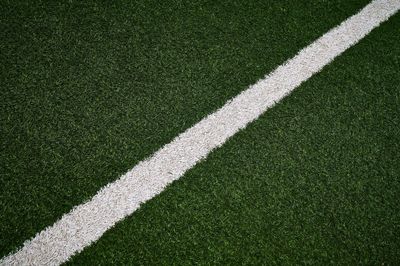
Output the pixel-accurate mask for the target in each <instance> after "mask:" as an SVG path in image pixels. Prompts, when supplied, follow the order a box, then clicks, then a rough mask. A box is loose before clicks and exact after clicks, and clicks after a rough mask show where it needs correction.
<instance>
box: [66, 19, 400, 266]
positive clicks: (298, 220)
mask: <svg viewBox="0 0 400 266" xmlns="http://www.w3.org/2000/svg"><path fill="white" fill-rule="evenodd" d="M399 43H400V14H398V15H396V16H395V17H393V18H392V19H391V20H390V21H389V22H387V23H385V24H384V25H382V26H381V27H379V28H377V29H375V30H374V31H373V32H372V33H371V35H369V36H367V37H366V39H364V40H362V41H361V42H360V43H359V44H358V45H356V46H354V47H352V48H351V49H349V50H348V51H347V52H345V54H344V55H342V56H341V57H339V58H337V59H336V60H335V61H334V62H333V63H332V64H330V65H329V66H327V67H326V68H325V69H324V70H323V71H322V72H320V73H319V74H317V75H315V76H314V77H312V78H311V79H310V80H309V81H307V82H306V83H305V84H303V85H302V86H301V87H300V88H298V89H297V90H296V91H295V92H294V93H293V94H291V95H290V96H288V97H287V98H285V99H284V100H283V101H282V102H280V103H279V104H277V106H275V107H274V108H273V109H271V110H269V111H267V112H266V113H265V114H264V115H263V116H262V117H261V118H260V119H258V120H257V121H255V122H254V123H252V124H251V125H250V126H249V127H248V128H247V129H245V130H243V131H241V132H239V133H238V134H237V135H235V136H234V137H233V138H232V139H230V140H229V141H228V142H227V143H226V144H225V145H224V146H223V147H221V148H219V149H217V150H215V151H214V152H212V154H211V155H210V156H209V157H208V158H207V159H206V160H205V161H203V162H201V163H200V164H198V165H197V166H195V167H194V168H193V169H191V170H189V172H188V173H187V174H186V175H185V176H184V177H183V178H181V179H180V180H178V181H176V182H174V183H173V184H172V185H171V186H169V187H168V188H167V189H166V191H164V192H163V193H161V194H160V195H159V196H157V197H155V198H154V199H152V200H150V201H149V202H147V203H146V204H144V205H143V206H142V207H141V209H139V211H137V212H135V213H134V215H132V216H130V217H128V218H127V219H125V220H124V221H122V222H120V223H119V224H118V225H117V226H116V227H115V228H113V229H111V230H110V231H108V232H107V233H106V234H105V235H104V236H103V237H102V238H101V239H100V240H99V241H98V242H97V243H95V244H94V245H92V246H91V247H88V248H87V249H85V250H84V251H83V252H82V253H81V254H79V255H77V256H75V257H74V258H73V259H72V261H70V263H69V264H96V265H100V264H102V265H109V264H112V263H114V264H119V265H123V264H141V265H143V264H146V265H147V264H151V265H159V264H163V265H171V264H197V263H200V264H207V265H208V264H278V265H282V264H284V265H297V264H316V265H327V264H335V265H337V264H343V265H358V264H361V265H398V264H399V263H400V257H399V250H400V205H399V199H400V179H399V177H400V176H399V175H400V46H399V45H398V44H399Z"/></svg>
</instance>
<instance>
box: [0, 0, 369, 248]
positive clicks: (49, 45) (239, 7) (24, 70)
mask: <svg viewBox="0 0 400 266" xmlns="http://www.w3.org/2000/svg"><path fill="white" fill-rule="evenodd" d="M135 2H138V1H129V0H122V1H83V2H82V1H80V2H78V1H63V2H62V3H60V2H55V1H28V0H27V1H7V0H6V1H2V4H1V5H0V51H1V53H0V87H1V89H0V99H1V104H0V143H1V146H0V147H1V152H0V256H3V255H5V254H7V253H8V252H10V251H12V250H13V249H15V248H16V247H18V246H20V245H21V244H22V243H23V241H24V240H26V239H29V238H31V237H33V236H34V235H35V234H36V233H37V232H39V231H40V230H42V229H44V228H45V227H46V226H49V225H51V224H53V223H54V222H55V221H56V220H57V219H58V218H60V217H61V215H62V214H63V213H65V212H68V211H69V210H70V209H71V208H72V207H73V206H75V205H77V204H80V203H82V202H84V201H85V200H88V199H90V197H91V196H93V195H94V194H95V193H96V192H97V191H98V189H99V188H101V187H102V186H104V185H105V184H107V183H109V182H110V181H113V180H115V179H116V178H118V176H119V175H121V174H123V173H124V172H125V171H126V170H128V169H129V168H131V167H132V166H134V165H135V164H136V163H137V162H139V161H140V160H143V159H144V158H146V157H147V156H150V155H151V154H152V153H153V152H154V151H156V150H157V149H159V148H160V147H161V146H162V145H163V144H166V143H168V142H170V141H171V140H172V139H173V138H174V137H175V136H176V135H178V134H179V133H180V132H182V131H184V130H185V129H186V128H188V127H190V126H191V125H193V124H194V123H196V122H198V121H199V120H200V119H201V118H202V117H204V116H205V115H206V114H207V113H209V112H211V111H214V110H216V109H217V108H218V107H220V106H222V105H223V103H224V102H225V101H226V100H228V99H229V98H231V97H233V96H235V95H236V94H238V93H239V92H240V91H241V90H243V89H245V88H246V87H247V86H248V85H250V84H252V83H254V82H255V81H256V80H257V79H259V78H261V77H262V76H263V75H264V74H266V73H268V72H270V71H271V70H273V69H274V68H275V67H276V66H278V65H280V64H281V63H283V62H284V61H285V60H286V59H288V58H290V57H292V56H293V55H294V54H295V53H296V52H297V51H298V50H300V49H301V48H303V47H304V46H306V45H307V44H309V43H311V42H312V41H313V40H315V39H316V38H317V37H319V36H320V35H322V34H323V33H325V32H326V31H328V30H329V29H330V28H332V27H333V26H335V25H337V24H338V23H340V22H341V21H343V20H344V19H346V18H347V17H349V16H350V15H352V14H354V13H356V12H357V10H359V9H360V8H362V7H363V6H364V5H365V4H367V2H368V1H366V0H335V1H326V0H318V1H306V0H304V1H289V0H287V1H272V0H271V1H229V2H228V1H208V2H205V1H204V2H202V3H190V4H188V3H186V4H184V3H183V2H181V1H158V2H154V1H152V2H150V1H139V2H140V4H138V3H135ZM189 2H195V1H189ZM196 2H197V1H196ZM372 53H373V51H372ZM366 56H370V54H367V55H366ZM354 75H358V73H356V72H354ZM338 104H339V103H338ZM282 130H284V127H283V128H282ZM304 130H305V129H304ZM315 141H318V140H317V139H316V140H315ZM279 144H280V143H276V145H279ZM249 159H251V158H249ZM251 160H262V158H259V159H257V158H254V159H251ZM232 164H233V165H234V163H233V162H232ZM182 195H183V194H182ZM177 215H178V214H177ZM193 219H195V217H194V218H193ZM171 226H172V225H171Z"/></svg>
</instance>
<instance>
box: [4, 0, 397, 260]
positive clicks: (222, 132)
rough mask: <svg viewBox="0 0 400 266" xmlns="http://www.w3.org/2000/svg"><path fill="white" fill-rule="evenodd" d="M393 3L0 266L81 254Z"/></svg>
mask: <svg viewBox="0 0 400 266" xmlns="http://www.w3.org/2000/svg"><path fill="white" fill-rule="evenodd" d="M399 8H400V0H375V1H372V2H371V3H370V4H368V5H367V6H366V7H364V8H363V9H362V10H361V11H360V12H359V13H357V14H356V15H354V16H352V17H350V18H349V19H347V20H346V21H344V22H342V23H341V24H340V25H339V26H337V27H335V28H333V29H332V30H330V31H329V32H327V33H326V34H324V35H323V36H322V37H320V38H319V39H317V40H316V41H315V42H314V43H312V44H310V45H309V46H307V47H305V48H304V49H303V50H301V51H300V52H299V53H298V54H297V55H296V56H295V57H293V58H292V59H290V60H289V61H287V62H286V63H285V64H283V65H281V66H279V67H278V68H277V69H276V70H275V71H273V72H272V73H271V74H269V75H267V76H266V77H265V78H264V79H262V80H260V81H258V82H257V83H256V84H254V85H252V86H250V87H249V88H248V89H247V90H245V91H243V92H242V93H241V94H239V95H238V96H236V97H235V98H233V99H232V100H230V101H228V102H227V103H226V104H225V105H224V106H223V107H222V108H221V109H219V110H218V111H216V112H215V113H212V114H210V115H209V116H207V117H206V118H204V119H203V120H202V121H200V122H199V123H197V124H196V125H194V126H193V127H191V128H189V129H188V130H186V131H185V132H184V133H182V134H180V135H179V136H178V137H176V138H175V139H174V140H173V141H172V142H171V143H169V144H167V145H165V146H164V147H163V148H161V149H160V150H159V151H157V152H156V153H155V154H154V155H153V156H152V157H151V158H149V159H147V160H144V161H142V162H140V163H139V164H138V165H136V166H135V167H134V168H133V169H131V170H130V171H129V172H127V173H126V174H125V175H123V176H121V177H120V178H119V179H118V180H117V181H115V182H113V183H110V184H109V185H107V186H106V187H104V188H102V189H101V190H100V191H99V192H98V193H97V194H96V195H95V196H94V197H93V198H92V199H91V200H90V201H88V202H86V203H84V204H81V205H79V206H76V207H75V208H73V210H72V211H70V212H69V213H67V214H65V215H64V216H62V218H61V219H60V220H59V221H57V222H56V223H55V224H53V225H52V226H50V227H48V228H46V229H45V230H43V231H42V232H40V233H38V234H37V235H36V236H35V237H34V238H33V239H31V240H28V241H26V242H25V243H24V245H23V247H22V248H21V249H20V250H18V251H17V252H16V253H13V254H10V255H8V256H6V257H4V258H3V259H2V260H1V261H0V265H20V264H24V265H26V264H29V265H58V264H61V263H63V262H65V261H67V260H68V259H69V258H70V257H71V256H72V255H74V254H76V253H78V252H80V251H82V249H84V248H85V247H86V246H89V245H90V244H91V243H93V242H94V241H96V240H98V239H99V238H100V237H101V236H102V235H103V234H104V232H106V231H107V230H108V229H110V228H111V227H112V226H113V225H114V224H115V223H117V222H118V221H120V220H121V219H123V218H124V217H126V216H128V215H130V214H132V213H133V212H134V211H135V210H137V209H138V208H139V206H140V204H141V203H143V202H146V201H147V200H150V199H151V198H153V197H154V196H156V195H157V194H159V193H160V192H161V191H163V190H164V189H165V187H166V186H167V185H168V184H170V183H171V182H173V181H174V180H177V179H179V178H180V177H181V176H182V175H183V174H184V173H185V172H186V171H187V170H188V169H190V168H192V167H193V166H194V165H195V164H196V163H198V162H199V161H200V160H201V159H203V158H205V157H206V156H207V155H208V154H209V153H210V152H211V151H212V150H213V149H215V148H217V147H219V146H221V145H222V144H223V143H224V142H225V141H226V140H227V139H229V138H230V137H231V136H233V135H234V134H235V133H237V132H238V131H239V130H240V129H243V128H245V127H246V125H247V124H248V123H250V122H252V121H254V120H255V119H257V118H258V117H259V116H260V115H261V114H262V113H264V112H265V111H266V110H267V109H268V108H270V107H272V106H273V105H274V104H275V103H276V102H278V101H279V100H281V99H282V98H283V97H285V96H286V95H288V94H289V93H290V92H291V91H292V90H294V89H295V88H296V87H298V86H299V85H300V84H301V83H302V82H304V81H306V80H307V79H309V78H310V77H311V76H312V75H313V74H315V73H317V72H319V71H320V70H321V69H322V68H323V67H324V66H325V65H327V64H329V63H330V62H331V61H332V60H333V59H334V58H335V57H337V56H338V55H340V54H341V53H343V52H344V51H345V50H346V49H348V48H349V47H351V46H352V45H354V44H355V43H357V42H358V41H360V40H361V39H362V38H363V37H364V36H366V35H367V34H368V33H369V32H370V31H371V30H373V29H374V28H375V27H377V26H379V24H380V23H382V22H383V21H385V20H387V19H388V18H389V17H390V16H392V15H393V14H395V13H396V12H397V10H398V9H399Z"/></svg>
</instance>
